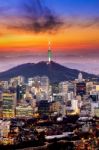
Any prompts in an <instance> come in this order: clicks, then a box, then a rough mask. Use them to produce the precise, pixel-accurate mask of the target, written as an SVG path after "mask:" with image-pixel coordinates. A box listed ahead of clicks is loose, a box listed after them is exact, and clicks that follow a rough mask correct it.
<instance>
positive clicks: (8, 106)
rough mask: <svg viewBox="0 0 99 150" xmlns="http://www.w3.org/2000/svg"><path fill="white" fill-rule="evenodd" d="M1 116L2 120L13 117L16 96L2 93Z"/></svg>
mask: <svg viewBox="0 0 99 150" xmlns="http://www.w3.org/2000/svg"><path fill="white" fill-rule="evenodd" d="M2 100H3V102H2V114H3V118H12V117H15V107H16V94H15V93H3V95H2Z"/></svg>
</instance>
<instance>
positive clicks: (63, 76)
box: [0, 61, 97, 82]
mask: <svg viewBox="0 0 99 150" xmlns="http://www.w3.org/2000/svg"><path fill="white" fill-rule="evenodd" d="M79 72H80V71H79V70H76V69H70V68H67V67H64V66H62V65H60V64H58V63H56V62H53V61H52V62H50V64H49V63H47V62H45V61H41V62H39V63H36V64H34V63H26V64H22V65H19V66H17V67H14V68H12V69H9V70H7V71H5V72H1V73H0V80H9V79H10V78H13V77H16V76H19V75H21V76H24V77H25V78H26V79H27V78H30V77H34V76H48V77H49V79H50V81H51V82H60V81H65V80H67V81H68V80H74V79H76V78H78V74H79ZM82 74H83V77H84V78H85V79H86V78H95V77H97V76H96V75H93V74H89V73H86V72H82Z"/></svg>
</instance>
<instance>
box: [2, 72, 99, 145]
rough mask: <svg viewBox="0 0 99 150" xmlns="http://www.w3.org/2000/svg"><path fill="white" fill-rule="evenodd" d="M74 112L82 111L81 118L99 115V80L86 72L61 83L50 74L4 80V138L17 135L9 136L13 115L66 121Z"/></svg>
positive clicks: (24, 117)
mask: <svg viewBox="0 0 99 150" xmlns="http://www.w3.org/2000/svg"><path fill="white" fill-rule="evenodd" d="M73 115H78V116H79V120H80V119H81V118H83V119H84V117H99V84H98V82H95V81H89V80H85V79H83V75H82V73H79V74H78V79H75V80H74V81H62V82H60V83H50V80H49V78H48V77H47V76H42V77H40V76H35V77H33V78H32V77H31V78H28V80H27V81H25V79H24V77H22V76H18V77H15V78H11V79H10V80H9V81H0V118H1V120H0V139H1V138H2V139H1V141H3V140H5V141H6V142H7V140H9V142H10V143H13V141H12V139H13V138H11V139H10V138H9V132H10V130H11V128H10V127H11V119H14V118H17V119H29V118H42V117H44V116H45V117H46V116H48V117H49V118H50V117H53V116H57V121H62V119H63V118H65V117H66V116H73ZM85 119H86V118H85ZM79 120H78V121H79ZM18 126H19V125H18ZM84 128H85V127H84ZM15 130H16V129H15ZM15 132H16V131H15ZM16 133H17V132H16ZM10 136H11V135H10ZM16 136H17V135H16ZM5 141H3V143H5Z"/></svg>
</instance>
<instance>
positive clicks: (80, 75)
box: [78, 72, 83, 82]
mask: <svg viewBox="0 0 99 150" xmlns="http://www.w3.org/2000/svg"><path fill="white" fill-rule="evenodd" d="M82 81H83V75H82V73H81V72H80V73H79V74H78V82H82Z"/></svg>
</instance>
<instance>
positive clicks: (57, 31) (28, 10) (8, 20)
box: [0, 0, 99, 73]
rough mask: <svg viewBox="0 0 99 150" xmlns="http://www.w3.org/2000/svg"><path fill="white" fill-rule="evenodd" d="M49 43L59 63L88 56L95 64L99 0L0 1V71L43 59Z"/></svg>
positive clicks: (98, 39)
mask: <svg viewBox="0 0 99 150" xmlns="http://www.w3.org/2000/svg"><path fill="white" fill-rule="evenodd" d="M49 40H50V41H51V47H52V49H53V53H55V56H54V57H56V56H57V58H59V59H60V60H63V59H64V60H65V58H67V56H68V55H69V57H70V56H71V57H70V58H72V59H73V60H74V58H75V56H76V58H77V59H76V61H77V63H78V62H80V60H79V61H78V59H79V57H81V56H82V57H83V56H86V55H88V56H89V57H90V61H88V63H89V62H91V63H92V61H91V59H92V58H93V57H94V58H93V60H94V61H96V63H97V61H98V58H97V55H99V54H98V53H99V0H0V58H1V59H0V62H1V64H0V71H4V70H6V69H7V67H8V68H10V67H13V66H14V65H17V64H21V63H24V60H25V62H28V61H29V58H30V57H29V56H33V58H34V61H35V60H36V61H37V60H39V58H40V57H39V56H41V55H42V57H45V55H46V52H47V49H48V41H49ZM24 55H25V56H24ZM60 55H61V58H60ZM93 55H94V56H93ZM95 55H96V57H95ZM63 56H66V57H65V58H64V57H63ZM10 57H11V58H12V62H11V58H10ZM36 57H37V58H36ZM62 57H63V58H62ZM69 57H68V58H69ZM20 58H21V59H20ZM24 58H25V59H24ZM26 58H27V61H26ZM84 58H85V57H84ZM40 59H41V58H40ZM16 60H20V61H19V62H20V63H19V62H18V63H17V61H16ZM30 60H31V59H30ZM62 63H64V64H65V63H66V62H65V61H62ZM70 63H75V62H73V61H71V62H70ZM76 68H77V67H76ZM98 71H99V70H98ZM97 73H98V72H97Z"/></svg>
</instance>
